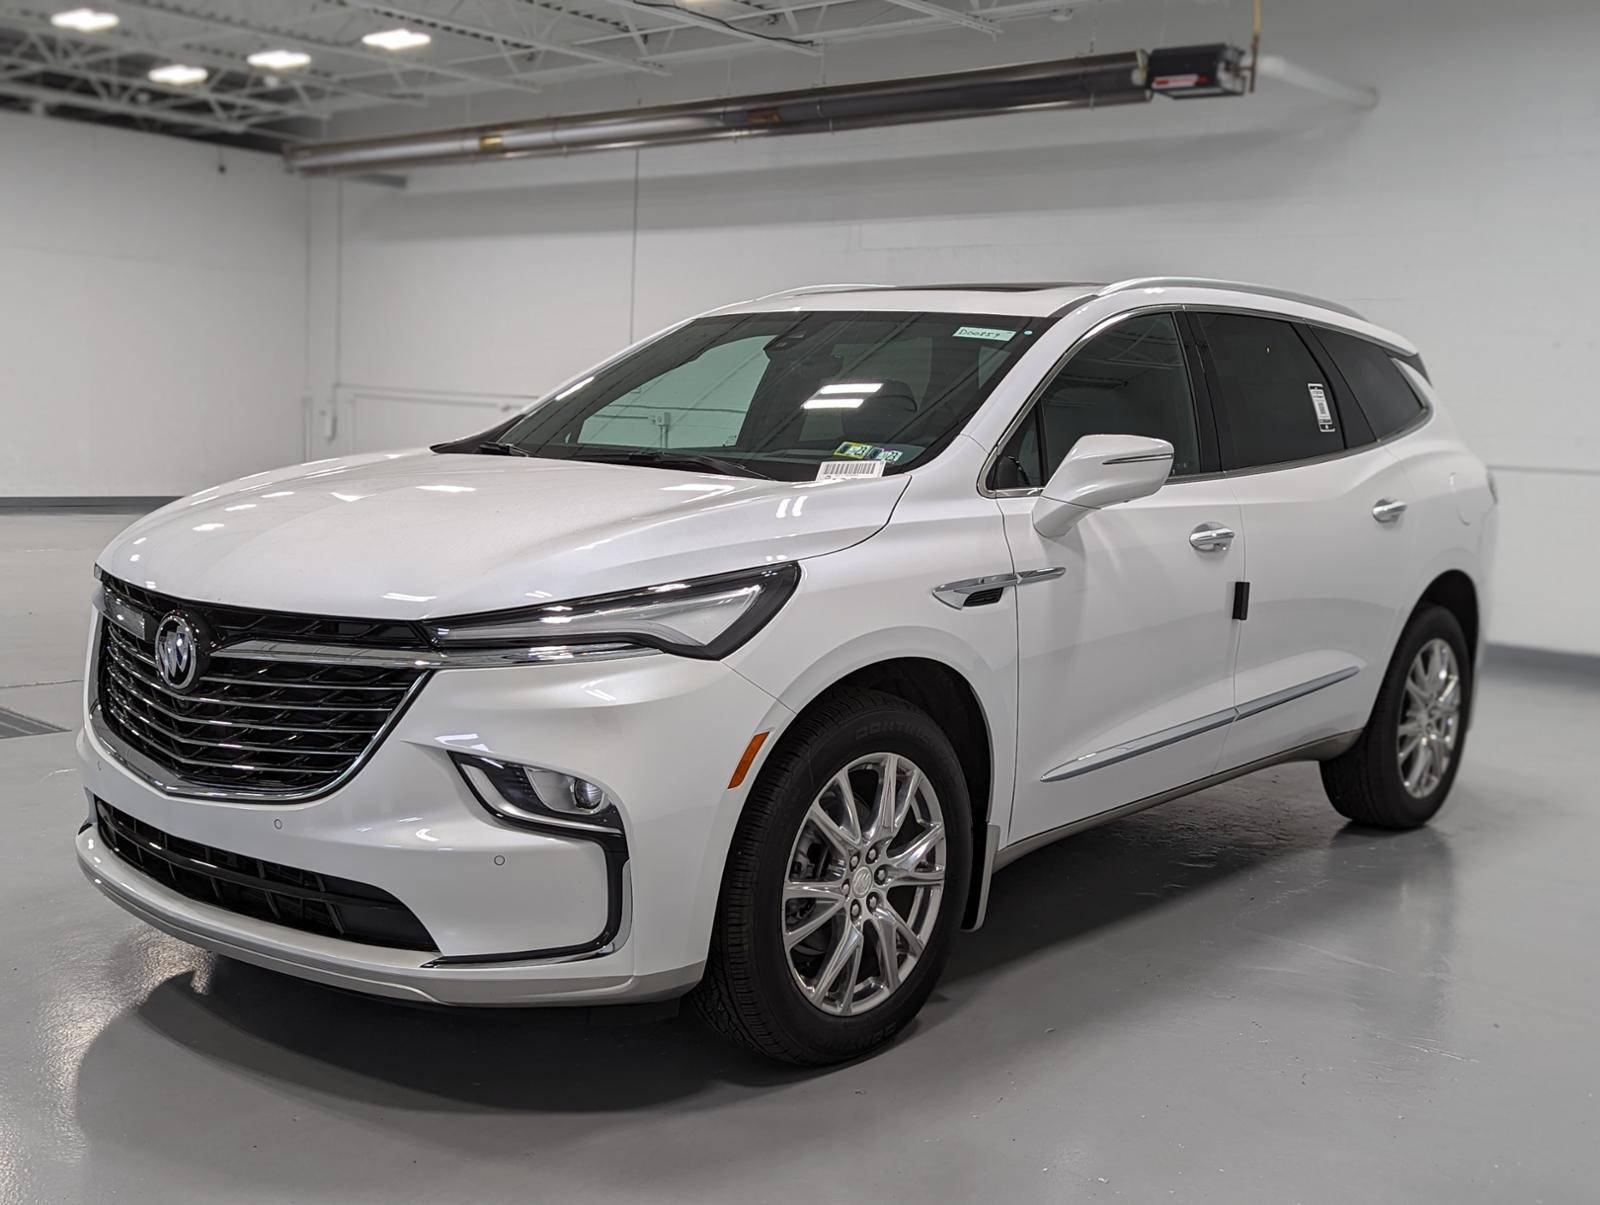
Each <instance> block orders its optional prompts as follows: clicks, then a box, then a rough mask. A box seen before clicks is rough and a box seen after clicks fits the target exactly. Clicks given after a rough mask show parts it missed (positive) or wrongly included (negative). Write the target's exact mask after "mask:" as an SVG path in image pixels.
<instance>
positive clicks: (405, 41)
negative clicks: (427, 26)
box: [361, 28, 433, 51]
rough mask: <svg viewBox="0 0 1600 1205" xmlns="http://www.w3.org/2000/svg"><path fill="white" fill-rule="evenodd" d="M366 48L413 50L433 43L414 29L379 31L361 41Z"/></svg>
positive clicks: (425, 35)
mask: <svg viewBox="0 0 1600 1205" xmlns="http://www.w3.org/2000/svg"><path fill="white" fill-rule="evenodd" d="M361 40H362V41H363V42H364V43H366V44H367V45H368V46H376V47H377V48H378V49H379V50H396V51H398V50H415V49H416V48H417V47H419V46H426V45H427V44H428V43H429V42H431V41H433V38H431V37H430V36H429V35H427V34H425V33H421V32H419V31H417V30H415V29H405V28H401V29H380V30H378V31H377V32H376V33H369V34H367V35H366V36H364V37H363V38H362V39H361Z"/></svg>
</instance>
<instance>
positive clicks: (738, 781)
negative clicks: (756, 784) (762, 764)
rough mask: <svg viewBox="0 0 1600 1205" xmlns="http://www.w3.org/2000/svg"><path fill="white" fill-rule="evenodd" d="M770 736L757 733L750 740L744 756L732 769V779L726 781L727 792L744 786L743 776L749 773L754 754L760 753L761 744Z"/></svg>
mask: <svg viewBox="0 0 1600 1205" xmlns="http://www.w3.org/2000/svg"><path fill="white" fill-rule="evenodd" d="M771 735H772V733H771V732H758V733H756V734H755V735H754V736H752V737H751V738H750V743H749V744H748V745H746V746H745V747H744V756H743V757H741V758H740V759H739V764H738V765H737V766H735V767H734V768H733V777H732V778H730V779H728V790H730V791H732V790H734V789H736V788H738V787H740V786H743V785H744V776H745V775H746V774H748V773H750V766H751V765H752V764H753V763H754V762H755V760H756V754H757V753H760V752H761V746H762V744H763V742H765V741H766V739H767V737H769V736H771Z"/></svg>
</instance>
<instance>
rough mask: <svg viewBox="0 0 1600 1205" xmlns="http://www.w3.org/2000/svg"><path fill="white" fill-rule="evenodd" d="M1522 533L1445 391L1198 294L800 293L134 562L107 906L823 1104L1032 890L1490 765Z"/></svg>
mask: <svg viewBox="0 0 1600 1205" xmlns="http://www.w3.org/2000/svg"><path fill="white" fill-rule="evenodd" d="M1494 505H1495V503H1494V491H1493V484H1492V481H1491V479H1490V477H1489V475H1488V473H1487V472H1486V471H1485V468H1484V466H1483V464H1482V463H1481V462H1480V461H1479V460H1478V459H1477V458H1476V457H1474V456H1473V455H1472V454H1471V453H1470V452H1469V451H1468V450H1467V449H1466V448H1465V447H1464V446H1463V445H1462V443H1461V442H1460V440H1459V439H1458V438H1457V436H1456V433H1455V431H1454V429H1453V427H1452V426H1451V424H1450V422H1449V420H1448V418H1447V417H1446V416H1445V414H1444V413H1443V411H1442V410H1441V408H1440V406H1439V403H1438V401H1437V399H1436V398H1435V397H1434V394H1433V391H1432V389H1431V388H1430V386H1429V383H1428V378H1427V376H1426V374H1425V372H1424V370H1423V367H1422V364H1421V362H1420V361H1419V359H1418V357H1417V352H1416V349H1415V348H1414V347H1412V346H1411V345H1410V344H1409V343H1407V342H1406V340H1405V339H1403V338H1402V337H1401V336H1399V335H1396V334H1394V333H1392V332H1390V331H1387V330H1383V329H1380V328H1379V327H1376V326H1373V325H1372V324H1370V323H1368V322H1365V321H1363V320H1362V319H1361V318H1359V317H1358V316H1356V315H1355V314H1353V313H1351V312H1350V311H1348V310H1346V309H1343V308H1342V307H1340V306H1336V305H1332V304H1329V303H1327V302H1321V301H1316V300H1314V299H1311V298H1306V297H1301V296H1298V295H1293V294H1285V293H1282V292H1277V291H1274V290H1269V289H1262V288H1255V287H1252V286H1247V285H1238V284H1229V283H1224V282H1217V281H1203V280H1189V279H1159V280H1132V281H1125V282H1122V283H1120V284H1114V285H1109V286H1096V285H1038V286H1033V285H994V286H981V285H971V286H968V285H963V286H949V287H936V288H918V289H897V288H875V287H873V288H869V287H851V286H840V287H834V288H822V289H808V290H799V291H795V292H791V293H785V294H781V295H777V296H773V297H766V298H762V299H760V300H757V301H754V302H749V303H745V304H740V305H734V306H730V307H728V308H726V309H722V310H717V311H715V312H713V313H710V314H707V315H703V316H701V317H699V318H695V319H693V320H691V321H688V322H684V323H682V324H680V325H678V326H675V327H672V328H670V329H669V330H667V331H664V332H663V333H661V334H659V335H656V336H654V337H652V338H650V339H648V340H646V341H644V342H642V343H640V344H638V345H636V346H635V347H633V348H630V349H628V350H627V351H626V352H623V353H622V354H621V355H619V356H617V357H616V358H614V359H612V360H610V361H608V362H607V363H605V364H602V365H600V366H599V367H597V368H595V369H594V370H593V371H591V372H589V373H586V374H584V375H582V376H581V377H579V378H575V379H573V380H571V381H570V382H568V383H567V384H565V385H563V386H562V387H561V388H560V389H558V390H556V391H555V392H554V393H552V394H551V395H550V396H549V397H547V398H545V399H543V400H542V401H540V402H539V403H538V404H536V405H534V406H533V407H531V408H530V409H528V410H527V411H525V412H524V413H523V414H521V415H519V416H517V417H516V418H514V419H512V420H510V421H508V422H506V423H505V424H503V425H502V426H500V427H497V428H495V429H494V430H492V431H489V432H485V433H483V434H481V435H479V436H476V437H474V438H472V439H468V440H465V441H462V442H459V443H452V444H446V445H440V446H438V447H435V448H432V449H421V450H417V451H410V452H403V453H387V454H381V455H366V456H354V457H350V458H347V459H342V460H334V461H324V462H319V463H315V464H310V465H303V466H300V467H298V468H293V469H286V470H283V471H279V472H274V473H262V474H258V475H256V476H253V477H247V478H244V479H242V480H240V481H236V482H234V483H232V484H230V485H227V486H221V487H218V488H216V489H212V490H207V491H205V492H204V493H201V494H197V495H195V496H193V497H191V498H187V499H184V500H182V501H179V502H176V503H174V504H172V505H171V506H168V507H166V508H164V509H162V510H160V511H157V512H156V513H154V514H152V515H150V516H149V517H148V518H146V519H144V520H142V521H140V522H139V523H136V524H135V525H134V526H133V527H131V528H129V529H128V530H127V531H126V532H125V533H123V534H122V535H121V536H119V537H118V538H117V539H116V540H115V541H114V542H113V543H112V544H111V546H110V547H109V548H107V549H106V550H105V552H104V553H103V554H102V556H101V557H100V560H99V564H98V567H97V576H98V577H99V579H100V581H99V587H98V589H97V591H96V608H97V612H98V617H97V621H96V623H95V625H94V633H93V639H92V643H91V647H90V660H91V665H90V671H89V673H88V690H87V698H86V701H85V725H84V731H83V734H82V736H81V738H80V741H79V751H80V754H81V761H82V770H83V779H84V783H85V786H86V787H87V790H88V793H89V796H90V808H91V812H90V817H89V820H88V822H87V823H86V824H85V825H84V827H83V829H82V831H81V832H80V833H79V835H78V854H79V858H80V860H81V862H82V865H83V868H84V870H85V871H86V872H87V873H88V875H89V876H90V878H91V879H92V880H93V881H94V883H95V884H96V885H97V886H98V887H99V888H100V889H101V890H102V891H104V892H105V893H106V894H107V895H109V896H111V898H112V899H114V900H116V901H117V902H118V903H119V904H121V905H122V906H123V907H125V908H127V909H128V910H129V911H131V912H133V913H134V914H136V915H138V916H140V917H142V918H144V919H145V920H147V921H149V922H150V923H151V924H153V925H156V926H157V927H159V928H162V929H164V930H166V931H167V932H169V933H173V934H176V935H177V936H179V937H182V938H184V939H185V940H187V941H191V942H194V943H195V944H197V945H200V946H204V947H206V948H208V949H211V950H214V951H217V952H219V953H222V954H226V955H229V956H231V957H235V958H240V959H244V960H246V961H248V962H253V963H256V964H259V965H261V966H266V967H271V968H274V969H277V970H282V971H287V972H289V973H291V974H295V975H301V976H304V977H306V978H309V979H315V980H318V981H321V982H324V983H329V984H336V985H338V986H341V987H346V988H354V989H356V990H359V991H365V992H372V993H377V994H380V995H386V996H393V997H400V998H403V999H414V1000H428V1001H437V1002H443V1003H452V1004H480V1005H487V1004H496V1005H522V1004H573V1003H595V1002H604V1001H613V1000H616V1001H620V1000H640V999H650V998H664V997H672V996H677V995H682V994H684V993H689V994H690V995H691V997H692V999H693V1001H694V1002H695V1004H696V1005H697V1007H698V1011H699V1012H700V1013H701V1014H702V1015H703V1016H704V1017H706V1018H707V1019H708V1020H709V1021H710V1022H711V1023H712V1024H713V1025H714V1026H715V1027H716V1028H718V1029H720V1030H722V1031H723V1032H724V1033H726V1034H727V1035H729V1036H731V1037H733V1038H735V1039H738V1040H740V1041H742V1042H745V1043H747V1044H749V1045H750V1046H753V1047H755V1048H756V1049H758V1050H761V1051H764V1052H766V1053H768V1054H770V1055H773V1056H776V1057H778V1058H782V1059H788V1060H792V1061H795V1062H801V1063H824V1062H829V1061H833V1060H838V1059H843V1058H848V1057H850V1056H853V1055H856V1054H859V1053H861V1052H862V1051H864V1050H867V1049H869V1048H871V1047H873V1046H875V1045H877V1044H879V1043H881V1042H884V1041H885V1040H887V1039H888V1038H889V1037H890V1036H891V1035H892V1034H893V1033H894V1032H895V1031H896V1030H897V1029H898V1028H899V1027H900V1026H901V1025H902V1024H904V1023H905V1021H906V1020H907V1019H908V1018H910V1017H911V1016H912V1015H913V1014H915V1013H916V1011H917V1009H918V1008H919V1007H920V1006H921V1005H922V1003H923V1001H924V1000H925V999H926V998H927V996H928V993H929V991H930V990H931V989H932V987H933V985H934V982H935V980H936V979H937V978H938V976H939V972H940V968H941V967H942V966H943V964H944V962H945V958H946V955H947V954H948V953H949V950H950V944H951V941H952V938H953V935H954V933H955V930H956V929H957V927H958V926H961V925H963V924H965V925H967V926H973V925H976V924H978V923H979V922H980V921H981V920H982V917H983V912H984V903H985V898H986V895H987V892H988V887H989V881H990V876H991V875H992V874H993V873H994V871H995V870H996V869H997V868H998V867H1000V866H1003V865H1004V864H1006V863H1007V862H1009V861H1011V860H1012V859H1014V858H1016V857H1018V856H1020V855H1021V854H1023V853H1025V852H1027V851H1029V850H1031V849H1035V848H1037V847H1039V846H1040V845H1043V844H1044V843H1046V842H1049V841H1053V840H1055V839H1057V838H1059V837H1063V836H1066V835H1068V834H1070V833H1074V832H1077V831H1079V830H1081V829H1083V828H1085V827H1087V826H1089V825H1092V824H1098V823H1100V822H1102V821H1104V820H1109V819H1112V818H1114V817H1116V816H1120V815H1124V814H1126V813H1128V812H1131V811H1133V810H1135V809H1138V808H1142V807H1145V806H1148V805H1150V804H1154V803H1160V802H1162V801H1163V800H1167V799H1171V798H1174V797H1175V796H1178V795H1182V794H1185V793H1187V792H1192V791H1195V790H1198V789H1200V788H1202V787H1205V786H1207V785H1209V784H1212V783H1216V782H1220V781H1222V780H1223V779H1227V778H1230V777H1233V776H1235V775H1239V774H1244V773H1247V772H1249V771H1251V770H1253V769H1257V768H1259V767H1262V766H1267V765H1271V764H1274V763H1277V762H1283V761H1288V760H1293V759H1312V760H1317V761H1320V762H1321V763H1322V777H1323V781H1324V783H1325V784H1326V787H1327V792H1328V795H1329V797H1330V798H1331V799H1332V800H1333V804H1334V806H1335V807H1336V808H1337V809H1338V810H1339V811H1340V812H1341V813H1342V814H1344V815H1345V816H1347V817H1349V818H1350V819H1352V820H1355V821H1358V822H1360V823H1365V824H1375V825H1381V826H1386V827H1407V826H1411V825H1417V824H1421V823H1422V822H1424V821H1426V820H1427V819H1428V818H1429V817H1430V816H1431V815H1432V814H1433V813H1434V811H1435V810H1436V809H1437V808H1438V807H1439V805H1440V804H1441V803H1442V802H1443V800H1444V797H1445V795H1446V793H1447V792H1448V791H1449V789H1450V784H1451V781H1452V780H1453V778H1454V776H1455V774H1456V771H1457V769H1458V767H1459V765H1460V761H1461V754H1462V742H1463V740H1464V738H1465V734H1466V726H1467V721H1468V718H1469V715H1470V708H1471V703H1472V685H1473V667H1474V662H1475V657H1476V652H1477V649H1478V645H1479V641H1480V638H1481V633H1482V632H1483V629H1484V624H1485V610H1486V608H1485V603H1486V600H1485V597H1484V581H1485V577H1486V573H1487V568H1488V562H1489V558H1490V555H1491V546H1492V543H1493V533H1494V521H1493V520H1494Z"/></svg>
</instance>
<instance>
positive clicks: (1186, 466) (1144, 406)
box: [990, 314, 1200, 489]
mask: <svg viewBox="0 0 1600 1205" xmlns="http://www.w3.org/2000/svg"><path fill="white" fill-rule="evenodd" d="M1085 435H1145V436H1150V437H1152V438H1155V439H1164V440H1166V441H1167V442H1168V443H1170V444H1171V445H1172V447H1173V462H1172V475H1173V476H1174V477H1181V476H1183V475H1184V474H1188V473H1195V472H1198V471H1199V459H1200V452H1199V446H1200V441H1199V437H1198V434H1197V432H1196V429H1195V417H1194V399H1193V396H1192V394H1191V392H1190V389H1189V371H1188V369H1187V367H1185V365H1184V358H1183V346H1182V344H1181V342H1180V341H1179V338H1178V328H1177V324H1176V323H1175V322H1174V321H1173V318H1172V315H1171V314H1140V315H1138V316H1136V317H1133V318H1129V319H1127V320H1126V321H1124V322H1119V323H1117V324H1116V325H1115V326H1113V327H1111V328H1110V329H1109V330H1105V331H1102V332H1101V333H1100V334H1098V335H1096V336H1095V337H1094V338H1092V339H1090V340H1089V341H1088V342H1087V343H1085V344H1084V345H1083V346H1082V347H1080V348H1079V349H1078V350H1077V351H1076V352H1074V353H1073V354H1072V358H1071V359H1069V360H1068V361H1067V362H1066V363H1065V364H1064V365H1062V366H1061V367H1060V368H1059V369H1058V370H1057V371H1056V374H1055V376H1054V377H1052V378H1051V380H1050V382H1049V384H1047V385H1046V386H1045V387H1044V390H1043V391H1042V392H1041V393H1040V394H1039V396H1038V399H1037V400H1036V401H1035V402H1034V405H1033V410H1032V412H1031V413H1030V414H1029V415H1028V417H1027V419H1025V420H1024V421H1023V423H1022V425H1021V426H1020V427H1018V428H1017V430H1016V431H1015V432H1013V433H1012V436H1011V438H1010V439H1008V440H1007V441H1006V445H1005V447H1004V448H1002V449H1001V452H1000V457H999V459H998V460H997V461H996V462H995V467H994V471H993V472H992V473H991V474H990V488H992V489H1027V488H1038V487H1039V486H1042V485H1044V483H1045V482H1046V481H1048V480H1049V479H1050V474H1051V473H1053V472H1055V470H1056V467H1057V466H1058V465H1060V463H1061V462H1062V460H1064V459H1065V458H1066V455H1067V453H1068V452H1069V451H1070V450H1071V448H1072V445H1073V444H1075V443H1077V442H1078V440H1079V439H1081V438H1082V437H1083V436H1085Z"/></svg>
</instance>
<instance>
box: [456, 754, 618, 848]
mask: <svg viewBox="0 0 1600 1205" xmlns="http://www.w3.org/2000/svg"><path fill="white" fill-rule="evenodd" d="M451 756H452V757H453V758H454V759H455V763H456V767H457V768H458V769H459V770H460V771H461V776H462V777H463V778H465V779H466V780H467V785H468V786H470V787H471V788H472V793H473V794H474V795H476V796H477V797H478V801H479V802H480V803H482V804H483V806H484V807H486V808H488V809H489V811H491V812H493V813H494V814H495V815H496V816H498V817H499V818H500V819H502V820H505V821H509V822H510V823H512V824H518V825H522V826H524V827H527V828H543V829H570V830H573V831H574V832H575V833H576V832H583V833H588V834H595V835H599V834H605V835H609V836H615V837H621V836H622V816H621V814H620V813H619V812H618V810H617V805H616V801H615V800H613V799H612V798H611V796H610V795H608V794H607V793H606V789H605V788H604V787H602V786H600V785H599V784H598V783H593V782H590V781H589V780H588V779H586V778H579V777H577V776H576V775H573V774H563V773H562V772H561V771H559V770H546V769H545V768H543V767H542V766H523V765H518V764H517V763H515V762H503V761H498V760H496V759H494V758H490V757H479V756H476V755H471V754H464V753H454V754H452V755H451Z"/></svg>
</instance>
